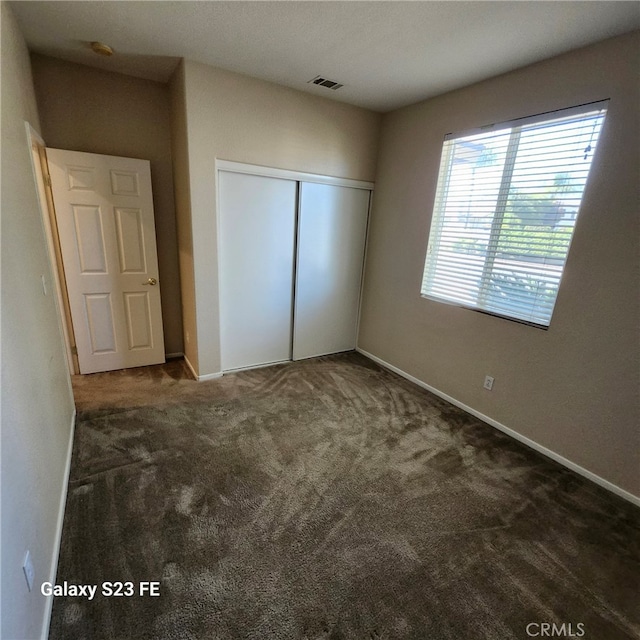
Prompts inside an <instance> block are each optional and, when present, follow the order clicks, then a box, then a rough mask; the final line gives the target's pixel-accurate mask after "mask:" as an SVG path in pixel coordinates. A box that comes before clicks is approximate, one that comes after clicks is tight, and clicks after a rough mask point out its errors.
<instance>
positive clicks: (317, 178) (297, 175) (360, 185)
mask: <svg viewBox="0 0 640 640" xmlns="http://www.w3.org/2000/svg"><path fill="white" fill-rule="evenodd" d="M221 171H224V172H231V173H245V174H249V175H253V176H264V177H268V178H281V179H284V180H295V181H296V182H298V183H302V182H310V183H316V184H328V185H333V186H337V187H350V188H352V189H363V190H365V191H369V194H370V195H369V211H368V213H367V216H368V218H367V231H366V236H365V249H364V256H363V265H362V266H363V272H362V279H361V289H360V302H359V305H358V320H357V325H358V328H359V325H360V307H361V305H362V285H363V283H364V264H365V262H366V258H367V248H368V236H369V224H370V218H369V216H370V214H371V203H372V199H373V190H374V183H373V182H367V181H364V180H352V179H350V178H338V177H334V176H325V175H320V174H316V173H306V172H302V171H291V170H289V169H278V168H275V167H265V166H261V165H255V164H247V163H243V162H234V161H231V160H220V159H216V175H215V179H216V212H217V215H216V235H217V242H218V245H217V247H216V249H217V250H216V256H217V259H216V261H217V272H218V283H217V284H218V292H220V291H221V289H220V285H221V272H220V248H221V247H220V242H221V237H222V236H221V219H222V212H221V208H220V172H221ZM299 205H300V185H298V199H297V202H296V229H295V236H296V245H297V238H298V216H299V215H300V211H299ZM294 251H295V253H296V255H297V246H296V247H294ZM295 268H296V265H295V257H294V289H295ZM294 293H295V292H294ZM218 295H219V294H218ZM220 302H221V301H220V299H218V309H220ZM293 307H295V299H294V305H293ZM292 314H293V308H292ZM294 321H295V320H294ZM291 329H292V332H291V333H292V347H291V348H292V350H293V330H294V327H293V324H292V327H291ZM220 346H221V347H222V345H220ZM291 357H293V351H292V352H291ZM260 366H268V365H256V366H249V367H244V368H243V369H255V368H258V367H260ZM241 370H242V369H233V370H227V371H224V370H223V374H224V373H234V372H236V371H241Z"/></svg>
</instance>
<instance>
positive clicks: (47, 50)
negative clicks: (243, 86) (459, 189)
mask: <svg viewBox="0 0 640 640" xmlns="http://www.w3.org/2000/svg"><path fill="white" fill-rule="evenodd" d="M11 5H12V7H13V10H14V12H15V14H16V16H17V18H18V22H19V24H20V26H21V28H22V31H23V33H24V36H25V38H26V41H27V44H28V45H29V47H30V49H32V50H33V51H37V52H40V53H44V54H47V55H51V56H55V57H59V58H64V59H66V60H71V61H73V62H79V63H83V64H88V65H92V66H96V67H100V68H103V69H109V70H112V71H118V72H121V73H127V74H130V75H135V76H140V77H143V78H149V79H152V80H160V81H166V80H167V79H168V78H169V76H170V75H171V73H172V71H173V69H174V68H175V66H176V64H177V60H178V59H179V58H181V57H184V58H189V59H191V60H195V61H198V62H203V63H206V64H210V65H214V66H217V67H222V68H224V69H229V70H231V71H236V72H239V73H244V74H247V75H250V76H254V77H256V78H262V79H265V80H270V81H272V82H276V83H279V84H282V85H286V86H289V87H293V88H295V89H299V90H301V91H308V92H310V93H314V94H316V95H321V96H324V97H327V98H332V99H335V100H340V101H343V102H348V103H350V104H355V105H359V106H362V107H366V108H368V109H373V110H376V111H389V110H391V109H395V108H397V107H401V106H404V105H407V104H411V103H414V102H418V101H420V100H423V99H425V98H429V97H432V96H434V95H438V94H441V93H445V92H446V91H450V90H452V89H456V88H459V87H462V86H466V85H469V84H472V83H474V82H478V81H479V80H483V79H485V78H488V77H491V76H494V75H497V74H500V73H504V72H506V71H510V70H512V69H516V68H518V67H522V66H524V65H527V64H530V63H532V62H537V61H539V60H543V59H545V58H549V57H552V56H554V55H557V54H559V53H563V52H565V51H569V50H571V49H575V48H578V47H581V46H584V45H586V44H589V43H592V42H596V41H598V40H603V39H605V38H608V37H611V36H614V35H617V34H620V33H625V32H627V31H632V30H634V29H638V28H640V3H638V2H635V1H628V2H615V1H609V0H603V1H597V0H595V1H593V0H590V1H587V2H579V1H576V2H574V1H569V2H564V1H563V2H559V1H551V2H540V1H535V2H534V1H529V2H526V1H524V2H523V1H495V2H487V1H485V2H465V1H460V0H449V1H444V2H420V1H414V2H402V1H392V2H377V1H376V2H367V1H363V2H355V1H352V2H333V1H325V2H297V1H281V2H270V1H266V2H245V1H243V0H236V1H231V2H217V1H210V0H201V1H197V2H191V1H178V2H173V1H159V2H157V1H153V0H151V1H143V2H138V1H136V2H131V1H106V2H102V1H95V0H94V1H90V2H66V1H58V0H52V1H49V2H39V1H34V2H32V1H26V0H21V1H16V2H12V3H11ZM93 40H99V41H102V42H106V43H107V44H109V45H110V46H112V47H113V48H114V50H115V52H116V53H115V55H114V56H113V57H112V58H101V57H99V56H97V55H96V54H94V53H92V52H91V51H90V49H89V47H88V43H89V42H90V41H93ZM316 75H323V76H325V77H327V78H329V79H331V80H336V81H338V82H341V83H343V84H344V85H345V86H344V87H343V88H342V89H339V90H338V91H332V90H330V89H325V88H322V87H317V86H314V85H309V84H307V82H308V81H309V80H310V79H311V78H313V77H315V76H316Z"/></svg>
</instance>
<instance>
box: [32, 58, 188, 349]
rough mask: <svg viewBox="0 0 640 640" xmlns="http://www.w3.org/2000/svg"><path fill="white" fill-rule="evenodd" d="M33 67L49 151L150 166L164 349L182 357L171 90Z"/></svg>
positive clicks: (74, 67) (79, 70)
mask: <svg viewBox="0 0 640 640" xmlns="http://www.w3.org/2000/svg"><path fill="white" fill-rule="evenodd" d="M32 65H33V77H34V83H35V89H36V96H37V99H38V108H39V111H40V120H41V122H42V135H43V137H44V140H45V142H46V144H47V146H49V147H55V148H60V149H71V150H72V151H86V152H89V153H103V154H107V155H115V156H126V157H131V158H143V159H146V160H150V161H151V182H152V188H153V204H154V212H155V220H156V237H157V244H158V261H159V271H160V273H159V280H160V287H161V293H162V321H163V324H164V336H165V349H166V352H167V353H178V352H182V350H183V348H182V314H181V310H180V275H179V271H178V252H177V240H176V221H175V207H174V198H173V175H172V166H171V125H170V100H169V88H168V87H167V85H166V84H161V83H159V82H152V81H150V80H142V79H140V78H134V77H131V76H125V75H122V74H119V73H110V72H107V71H100V70H98V69H94V68H92V67H86V66H84V65H79V64H73V63H71V62H64V61H62V60H57V59H55V58H49V57H47V56H41V55H37V54H34V55H32Z"/></svg>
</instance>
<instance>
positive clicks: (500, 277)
mask: <svg viewBox="0 0 640 640" xmlns="http://www.w3.org/2000/svg"><path fill="white" fill-rule="evenodd" d="M607 104H608V100H605V101H603V102H598V103H591V104H588V105H583V106H580V107H573V108H571V109H563V110H561V111H555V112H553V113H547V114H542V115H538V116H532V117H530V118H522V119H519V120H515V121H511V122H505V123H501V124H496V125H491V126H489V127H483V128H482V129H479V130H476V131H472V132H465V133H461V134H449V135H447V136H446V137H445V141H444V144H443V148H442V158H441V161H440V172H439V176H438V186H437V189H436V197H435V202H434V209H433V218H432V222H431V232H430V235H429V244H428V248H427V256H426V261H425V268H424V277H423V280H422V295H423V296H425V297H427V298H430V299H434V300H438V301H444V302H450V303H454V304H458V305H461V306H466V307H469V308H473V309H477V310H480V311H485V312H488V313H492V314H495V315H499V316H502V317H506V318H510V319H514V320H518V321H521V322H525V323H528V324H532V325H536V326H540V327H548V326H549V323H550V322H551V315H552V313H553V307H554V305H555V301H556V296H557V294H558V288H559V286H560V279H561V277H562V271H563V268H564V265H565V261H566V258H567V254H568V251H569V246H570V244H571V237H572V235H573V229H574V226H575V223H576V220H577V217H578V212H579V209H580V202H581V199H582V194H583V192H584V188H585V185H586V182H587V177H588V174H589V168H590V166H591V160H592V159H593V154H594V151H595V148H596V144H597V141H598V137H599V134H600V130H601V128H602V124H603V122H604V118H605V114H606V109H607Z"/></svg>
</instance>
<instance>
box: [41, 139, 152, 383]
mask: <svg viewBox="0 0 640 640" xmlns="http://www.w3.org/2000/svg"><path fill="white" fill-rule="evenodd" d="M47 162H48V165H49V173H50V175H51V188H52V193H53V200H54V205H55V211H56V220H57V224H58V232H59V236H60V246H61V251H62V259H63V264H64V271H65V280H66V282H67V288H68V293H69V305H70V308H71V319H72V322H73V331H74V334H75V338H76V345H77V349H78V362H79V365H80V373H94V372H97V371H109V370H113V369H122V368H127V367H138V366H142V365H149V364H158V363H160V362H164V337H163V331H162V313H161V307H160V285H159V282H158V258H157V253H156V238H155V224H154V215H153V200H152V193H151V173H150V167H149V162H148V161H147V160H138V159H134V158H120V157H116V156H105V155H98V154H93V153H80V152H75V151H66V150H61V149H47Z"/></svg>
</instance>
